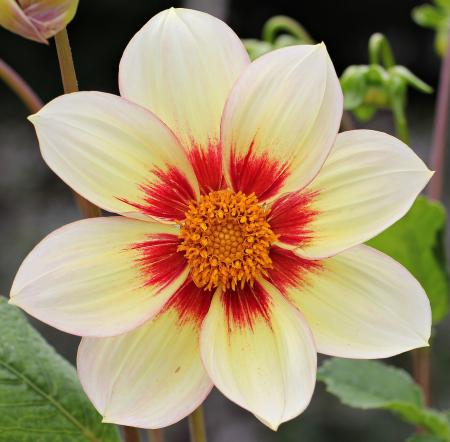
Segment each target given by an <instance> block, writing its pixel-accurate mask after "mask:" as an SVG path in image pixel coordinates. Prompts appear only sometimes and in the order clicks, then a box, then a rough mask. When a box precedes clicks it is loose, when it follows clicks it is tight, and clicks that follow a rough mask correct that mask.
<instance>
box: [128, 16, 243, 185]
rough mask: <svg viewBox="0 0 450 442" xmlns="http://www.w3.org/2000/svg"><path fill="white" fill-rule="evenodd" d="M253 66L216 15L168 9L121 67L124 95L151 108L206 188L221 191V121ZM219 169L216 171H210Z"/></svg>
mask: <svg viewBox="0 0 450 442" xmlns="http://www.w3.org/2000/svg"><path fill="white" fill-rule="evenodd" d="M249 63H250V61H249V58H248V55H247V52H246V51H245V49H244V46H243V45H242V43H241V41H240V40H239V38H238V37H237V36H236V34H235V33H234V32H233V31H232V30H231V29H230V28H229V27H228V26H227V25H226V24H225V23H223V22H222V21H220V20H218V19H217V18H215V17H212V16H211V15H208V14H205V13H203V12H199V11H193V10H189V9H173V8H171V9H169V10H166V11H163V12H161V13H159V14H158V15H156V16H155V17H153V18H152V19H151V20H150V21H149V22H148V23H147V24H146V25H145V26H144V27H143V28H142V29H141V30H140V31H139V32H138V33H137V34H136V35H135V36H134V38H133V39H132V40H131V42H130V43H129V45H128V46H127V48H126V49H125V52H124V54H123V57H122V60H121V63H120V74H119V83H120V92H121V95H122V96H123V97H125V98H128V99H130V100H131V101H134V102H136V103H139V104H141V105H142V106H145V107H147V108H148V109H150V110H151V111H152V112H154V113H155V114H156V115H158V116H159V117H160V118H161V119H162V120H163V121H164V122H165V123H166V124H167V125H168V126H169V127H170V128H171V129H172V130H173V131H174V132H175V133H176V134H177V136H178V138H179V139H180V141H181V142H182V144H183V145H184V147H185V148H186V150H187V152H188V154H189V156H190V158H191V161H192V163H193V166H194V169H195V171H196V173H197V176H198V178H199V181H200V185H201V187H202V188H203V189H204V190H205V191H206V190H217V189H218V188H220V185H221V180H222V172H221V162H220V161H219V162H214V161H209V162H208V163H205V162H204V161H202V158H203V157H205V156H206V157H208V158H209V159H211V157H212V158H217V157H218V158H219V159H220V146H219V131H220V118H221V115H222V111H223V107H224V105H225V100H226V98H227V96H228V93H229V91H230V89H231V87H232V85H233V83H234V82H235V81H236V79H237V78H238V76H239V74H240V73H241V72H242V70H243V69H244V68H245V67H246V66H247V65H248V64H249ZM213 166H216V167H215V168H214V171H213V172H212V171H211V167H213Z"/></svg>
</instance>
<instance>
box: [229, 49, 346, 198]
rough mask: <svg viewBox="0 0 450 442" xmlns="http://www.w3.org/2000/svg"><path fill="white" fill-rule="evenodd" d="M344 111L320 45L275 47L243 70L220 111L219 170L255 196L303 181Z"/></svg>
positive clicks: (289, 188) (290, 188)
mask: <svg viewBox="0 0 450 442" xmlns="http://www.w3.org/2000/svg"><path fill="white" fill-rule="evenodd" d="M341 116H342V91H341V88H340V85H339V80H338V78H337V76H336V72H335V70H334V68H333V65H332V63H331V60H330V58H329V56H328V53H327V50H326V48H325V45H323V44H320V45H316V46H310V45H302V46H292V47H288V48H283V49H279V50H276V51H273V52H271V53H269V54H267V55H263V56H262V57H260V58H258V59H257V60H256V61H254V62H253V63H252V64H251V65H250V67H249V68H248V69H246V70H245V71H244V73H243V74H242V75H241V77H240V78H239V80H238V81H237V82H236V85H235V86H234V87H233V89H232V91H231V93H230V96H229V98H228V101H227V104H226V107H225V110H224V114H223V116H222V131H221V137H222V144H223V149H224V171H225V174H226V175H227V177H228V181H229V183H230V184H231V186H232V188H233V189H234V190H235V191H238V190H241V191H242V192H244V193H246V194H250V193H252V192H255V193H256V195H257V196H258V198H259V199H260V200H266V199H269V198H273V197H274V196H276V195H277V194H279V193H283V192H288V191H296V190H299V189H301V188H302V187H304V186H305V185H306V184H308V183H309V182H310V181H311V180H312V178H313V177H314V176H315V175H316V174H317V172H318V171H319V169H320V167H321V166H322V164H323V162H324V161H325V158H326V157H327V155H328V153H329V151H330V149H331V146H332V145H333V142H334V139H335V138H336V134H337V131H338V128H339V124H340V121H341Z"/></svg>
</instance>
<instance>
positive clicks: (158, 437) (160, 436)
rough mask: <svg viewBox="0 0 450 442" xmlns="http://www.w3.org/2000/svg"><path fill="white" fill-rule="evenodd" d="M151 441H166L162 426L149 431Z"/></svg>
mask: <svg viewBox="0 0 450 442" xmlns="http://www.w3.org/2000/svg"><path fill="white" fill-rule="evenodd" d="M147 435H148V440H149V442H164V432H163V430H162V429H161V428H159V429H157V430H148V431H147Z"/></svg>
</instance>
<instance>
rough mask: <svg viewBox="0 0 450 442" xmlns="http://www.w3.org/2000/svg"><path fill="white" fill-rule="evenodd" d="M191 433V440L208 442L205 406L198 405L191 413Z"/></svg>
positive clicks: (193, 441) (192, 441)
mask: <svg viewBox="0 0 450 442" xmlns="http://www.w3.org/2000/svg"><path fill="white" fill-rule="evenodd" d="M188 419H189V434H190V436H191V442H206V429H205V417H204V414H203V407H202V406H200V407H198V408H197V409H196V410H195V411H193V412H192V413H191V414H190V415H189V418H188Z"/></svg>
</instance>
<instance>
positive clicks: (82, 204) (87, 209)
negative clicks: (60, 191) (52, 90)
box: [55, 28, 101, 218]
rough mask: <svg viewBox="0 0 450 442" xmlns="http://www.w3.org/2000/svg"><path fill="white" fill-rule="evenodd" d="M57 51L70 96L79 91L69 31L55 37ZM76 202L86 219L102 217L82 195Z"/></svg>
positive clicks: (63, 81)
mask: <svg viewBox="0 0 450 442" xmlns="http://www.w3.org/2000/svg"><path fill="white" fill-rule="evenodd" d="M55 42H56V51H57V53H58V60H59V68H60V70H61V78H62V83H63V87H64V92H65V93H66V94H70V93H71V92H77V91H78V82H77V76H76V73H75V66H74V64H73V58H72V50H71V49H70V43H69V36H68V34H67V29H66V28H64V29H63V30H62V31H60V32H58V33H57V34H56V35H55ZM74 194H75V200H76V202H77V205H78V208H79V209H80V212H81V214H82V215H83V216H84V217H85V218H95V217H96V216H100V215H101V210H100V209H99V208H98V207H97V206H96V205H94V204H92V203H91V202H90V201H88V200H87V199H85V198H83V197H82V196H81V195H78V194H77V193H75V192H74Z"/></svg>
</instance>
